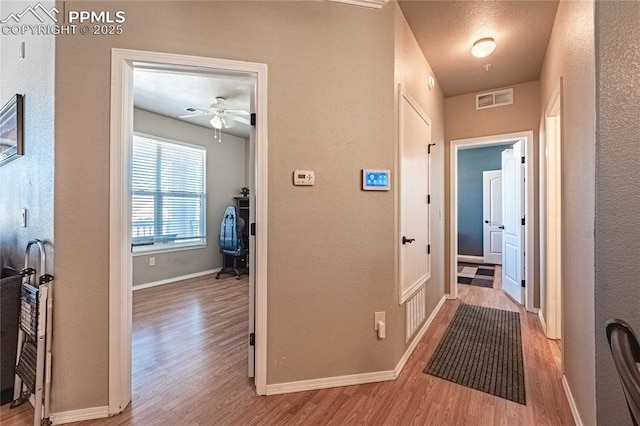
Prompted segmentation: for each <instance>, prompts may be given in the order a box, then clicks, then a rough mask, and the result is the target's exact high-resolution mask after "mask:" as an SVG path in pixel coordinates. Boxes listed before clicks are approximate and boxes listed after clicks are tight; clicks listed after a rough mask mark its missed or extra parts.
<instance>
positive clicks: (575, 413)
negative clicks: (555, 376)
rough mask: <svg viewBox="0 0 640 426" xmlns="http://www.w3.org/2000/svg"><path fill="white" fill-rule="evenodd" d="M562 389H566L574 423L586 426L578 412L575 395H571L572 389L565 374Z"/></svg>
mask: <svg viewBox="0 0 640 426" xmlns="http://www.w3.org/2000/svg"><path fill="white" fill-rule="evenodd" d="M562 387H563V388H564V393H565V395H567V400H568V401H569V407H571V414H572V415H573V421H574V422H576V426H584V423H582V419H581V418H580V413H579V412H578V407H576V401H575V400H574V399H573V395H572V394H571V388H570V387H569V382H567V376H565V375H564V374H563V375H562Z"/></svg>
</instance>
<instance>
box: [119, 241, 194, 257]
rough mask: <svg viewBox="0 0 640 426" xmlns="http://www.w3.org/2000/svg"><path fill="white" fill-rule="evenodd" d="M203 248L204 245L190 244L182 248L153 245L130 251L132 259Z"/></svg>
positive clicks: (171, 245)
mask: <svg viewBox="0 0 640 426" xmlns="http://www.w3.org/2000/svg"><path fill="white" fill-rule="evenodd" d="M203 248H207V244H206V243H198V244H190V245H183V246H180V245H178V246H176V245H173V244H167V245H164V246H160V245H153V246H149V248H147V247H145V246H140V248H137V249H135V251H132V252H131V255H132V256H133V257H137V256H146V255H150V254H158V253H170V252H172V251H185V250H199V249H203Z"/></svg>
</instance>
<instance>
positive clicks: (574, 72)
mask: <svg viewBox="0 0 640 426" xmlns="http://www.w3.org/2000/svg"><path fill="white" fill-rule="evenodd" d="M593 7H594V6H593V2H574V1H567V2H564V1H563V2H560V5H559V7H558V14H557V16H556V21H555V24H554V28H553V32H552V36H551V40H550V42H549V48H548V50H547V55H546V57H545V61H544V65H543V68H542V72H541V74H540V93H541V95H540V100H541V102H540V110H539V112H538V115H539V119H540V129H541V133H542V135H541V137H544V134H543V133H544V114H545V110H546V109H547V106H548V104H549V102H550V100H551V95H552V93H553V90H554V88H555V87H556V85H557V84H558V81H559V78H560V77H561V76H562V78H563V93H562V103H563V105H562V162H563V163H562V184H563V188H562V214H563V217H562V279H563V282H564V284H563V298H562V299H563V306H562V311H563V314H562V315H563V368H564V374H565V376H566V378H567V382H568V384H569V386H570V388H571V392H572V394H573V397H574V399H575V401H576V405H577V408H578V411H579V412H580V416H581V417H582V420H583V422H584V424H585V425H593V424H595V423H596V413H595V406H596V401H595V368H596V367H595V353H594V333H602V329H600V330H596V331H595V332H594V328H593V325H594V316H593V315H594V266H593V263H594V231H593V223H594V208H595V204H594V200H595V194H594V187H595V180H594V167H595V118H596V116H595V100H594V99H595V63H594V36H593V28H594V23H593ZM627 29H628V28H627ZM543 290H544V289H543ZM543 293H544V291H543ZM542 302H544V298H542ZM542 310H543V313H544V312H546V305H544V304H543V306H542ZM601 336H602V335H601Z"/></svg>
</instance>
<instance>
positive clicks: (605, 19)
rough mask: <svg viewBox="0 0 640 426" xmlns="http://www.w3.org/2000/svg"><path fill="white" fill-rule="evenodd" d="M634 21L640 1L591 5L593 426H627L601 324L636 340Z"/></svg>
mask: <svg viewBox="0 0 640 426" xmlns="http://www.w3.org/2000/svg"><path fill="white" fill-rule="evenodd" d="M638 22H640V2H637V1H634V2H596V6H595V23H596V33H595V34H596V76H597V77H596V79H597V83H596V99H597V106H596V108H597V114H596V116H597V124H596V126H597V129H598V133H597V142H596V159H597V163H596V179H595V182H596V190H595V194H596V210H595V215H596V217H595V224H596V233H595V254H596V256H595V271H596V276H595V309H596V314H595V340H596V346H595V352H596V357H595V365H596V390H597V395H596V399H597V416H598V417H597V421H598V424H599V425H630V424H631V416H630V415H629V411H628V410H627V407H626V404H625V397H624V393H623V391H622V387H621V386H620V380H619V379H618V375H617V373H616V369H615V366H614V364H613V359H612V357H611V351H610V350H609V345H608V342H607V338H606V337H605V333H604V330H605V324H606V321H607V320H608V319H611V318H620V319H623V320H625V321H626V322H628V323H629V325H631V326H632V327H633V329H634V330H635V332H636V334H637V333H638V332H640V310H639V309H638V307H639V302H640V286H639V285H638V279H637V278H638V277H640V262H639V261H638V260H639V259H640V217H639V216H638V206H640V190H638V184H639V183H640V168H639V167H638V164H639V163H640V121H639V120H638V118H639V117H640V103H639V102H638V100H639V99H640V81H639V80H638V76H639V75H640V50H639V49H638V43H640V26H638ZM590 128H591V130H592V129H593V125H591V126H590ZM630 277H633V278H630Z"/></svg>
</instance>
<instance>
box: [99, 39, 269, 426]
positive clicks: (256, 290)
mask: <svg viewBox="0 0 640 426" xmlns="http://www.w3.org/2000/svg"><path fill="white" fill-rule="evenodd" d="M142 69H146V70H149V69H153V70H161V71H163V72H166V73H177V74H181V73H182V74H185V73H186V74H199V75H203V74H204V75H207V74H215V75H224V76H227V77H228V78H238V77H250V78H253V80H254V81H255V85H254V92H253V96H252V105H251V110H252V113H254V115H253V116H252V119H251V124H253V125H252V126H251V136H250V140H251V141H252V143H250V151H251V154H250V162H251V163H252V165H251V167H249V169H250V170H255V173H253V174H252V176H249V189H250V195H249V197H250V200H249V201H250V202H251V203H252V204H253V205H254V206H255V209H253V211H255V214H254V215H253V214H252V216H254V217H251V218H250V222H251V223H250V224H249V226H250V229H251V235H250V238H249V244H250V246H251V248H250V253H251V254H252V255H250V256H249V272H250V276H249V281H250V284H249V333H250V335H249V336H246V338H247V340H250V342H251V343H252V344H253V345H251V346H250V348H249V349H250V350H249V366H248V373H249V375H251V373H252V370H253V367H254V362H253V354H255V380H254V383H255V387H256V393H258V394H260V395H263V394H265V393H266V323H267V322H266V316H267V312H266V286H267V281H266V277H267V274H266V272H267V271H266V265H267V193H268V192H267V134H266V106H267V88H266V72H267V67H266V65H264V64H257V63H250V62H241V61H229V60H221V59H213V58H202V57H193V56H184V55H174V54H163V53H155V52H142V51H133V50H126V49H113V50H112V73H111V78H112V84H111V87H112V92H111V162H110V178H111V186H110V194H111V195H110V264H109V271H110V278H109V284H110V288H109V293H110V295H109V298H110V309H109V334H110V339H109V413H110V414H117V413H119V412H121V411H123V410H124V409H125V408H126V406H127V405H128V404H129V402H130V401H131V392H132V389H131V354H132V347H131V337H132V295H131V293H132V292H131V289H132V259H131V244H132V236H131V232H129V230H130V229H131V226H132V221H131V212H132V206H131V204H132V202H131V197H130V188H131V174H130V173H129V171H130V170H131V155H130V153H131V149H132V148H131V144H132V140H133V131H134V128H133V124H134V123H133V114H132V111H133V105H134V87H133V84H134V72H135V71H136V70H142ZM218 135H220V134H218ZM222 138H224V134H223V135H222ZM254 254H255V255H254ZM257 259H259V261H256V260H257ZM251 349H253V350H251Z"/></svg>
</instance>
